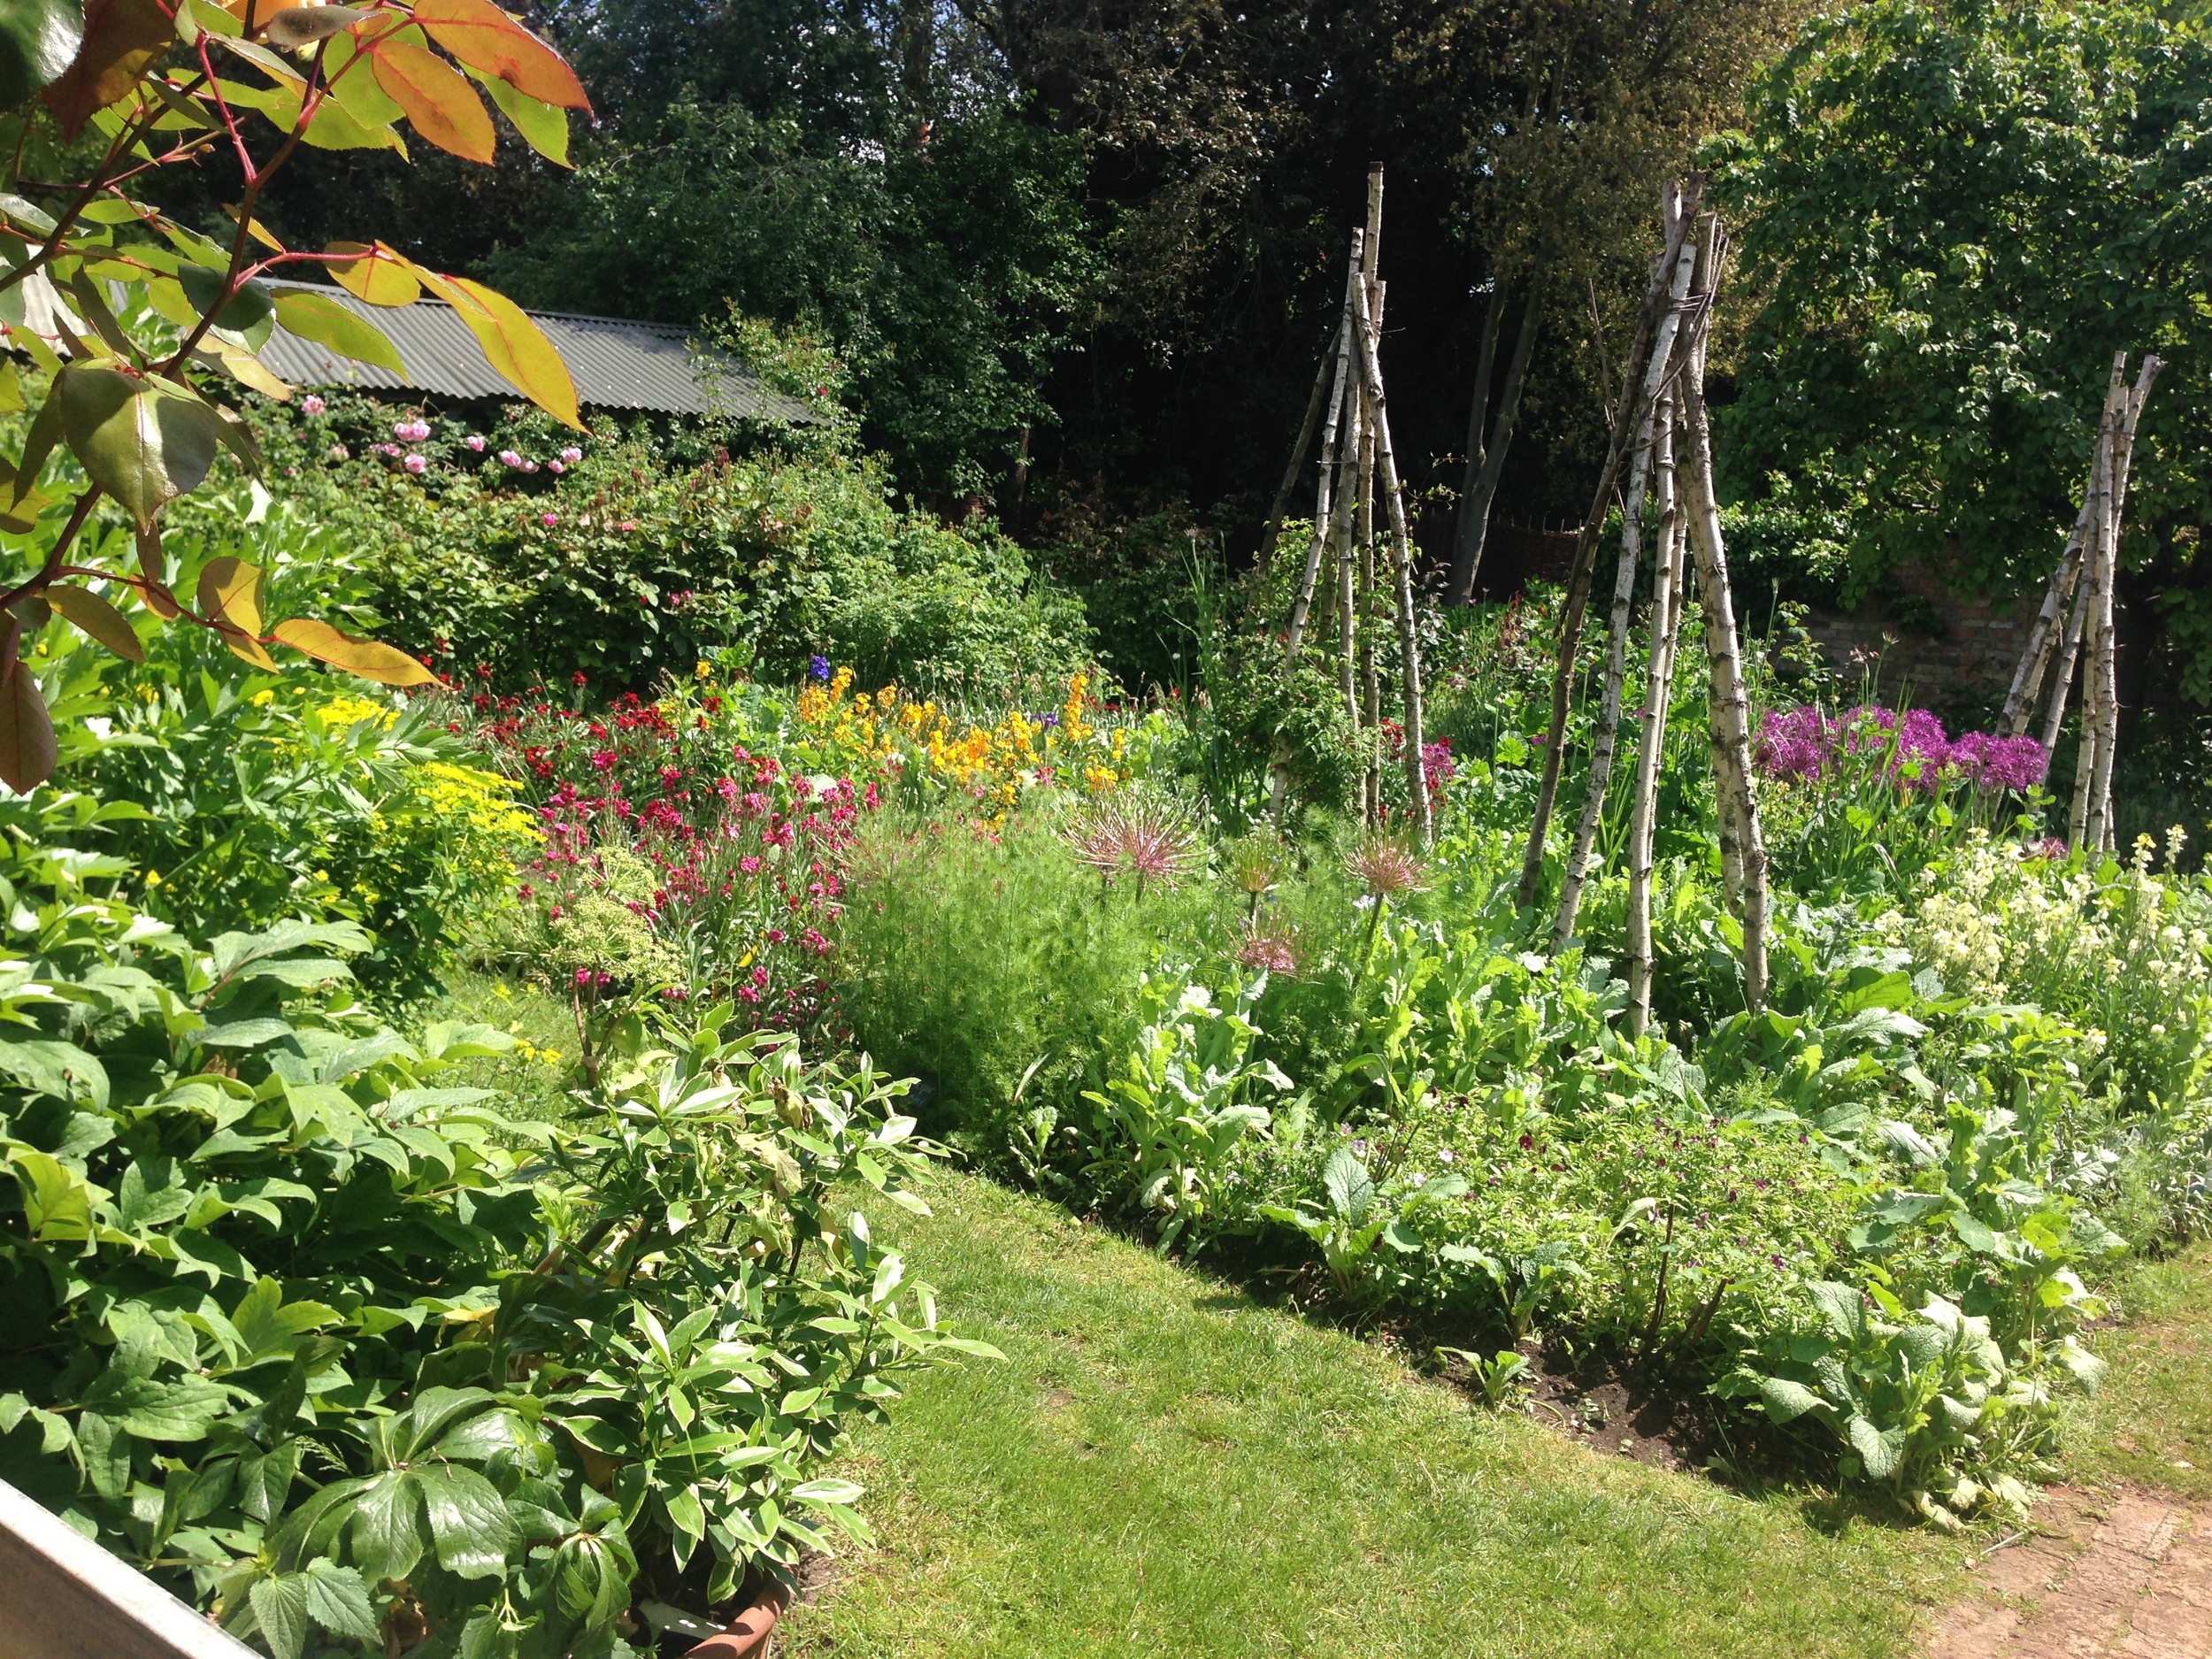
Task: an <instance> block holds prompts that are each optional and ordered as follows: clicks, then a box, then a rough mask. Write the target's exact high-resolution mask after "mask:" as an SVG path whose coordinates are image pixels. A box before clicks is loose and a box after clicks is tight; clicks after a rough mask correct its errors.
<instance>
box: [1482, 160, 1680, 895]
mask: <svg viewBox="0 0 2212 1659" xmlns="http://www.w3.org/2000/svg"><path fill="white" fill-rule="evenodd" d="M1701 184H1702V181H1701V180H1699V179H1698V178H1696V177H1695V175H1693V176H1692V177H1691V178H1690V179H1689V180H1686V181H1685V183H1684V185H1683V186H1682V187H1681V188H1682V209H1681V218H1682V222H1683V224H1685V225H1687V224H1688V223H1689V221H1690V220H1691V219H1693V218H1694V216H1695V214H1696V211H1697V207H1696V203H1697V197H1698V192H1699V190H1700V188H1701ZM1679 251H1680V247H1679V244H1678V243H1674V242H1669V243H1668V245H1667V246H1666V247H1665V248H1664V249H1663V250H1662V251H1661V253H1660V255H1659V257H1658V258H1657V259H1656V260H1655V261H1654V262H1653V265H1652V272H1651V287H1650V288H1649V289H1648V290H1647V292H1646V293H1645V295H1644V305H1643V310H1642V311H1640V312H1639V313H1638V314H1637V319H1636V328H1635V332H1634V334H1632V336H1631V337H1630V340H1629V342H1628V356H1627V358H1626V359H1625V360H1626V361H1627V362H1630V363H1634V362H1636V361H1638V360H1639V359H1640V357H1642V355H1643V353H1644V352H1645V351H1646V350H1647V349H1648V348H1649V347H1650V344H1651V337H1652V335H1653V334H1655V333H1656V332H1657V331H1658V327H1659V319H1660V313H1661V312H1662V311H1663V310H1664V308H1665V306H1666V303H1667V283H1668V279H1669V277H1670V276H1671V273H1672V272H1673V270H1674V262H1675V258H1676V257H1677V255H1678V253H1679ZM1636 392H1637V386H1636V380H1635V376H1634V374H1633V373H1630V374H1629V375H1628V376H1627V377H1625V378H1624V380H1623V381H1622V384H1621V398H1620V403H1619V404H1618V405H1617V407H1616V408H1615V409H1614V411H1613V419H1612V423H1611V424H1612V437H1611V440H1610V441H1609V442H1608V443H1607V445H1606V450H1605V466H1604V468H1603V470H1602V471H1601V472H1599V474H1598V487H1597V494H1596V496H1595V497H1594V501H1593V502H1592V504H1591V508H1590V516H1589V517H1588V518H1585V519H1584V520H1583V521H1582V534H1580V535H1579V536H1578V537H1577V538H1576V541H1575V562H1574V567H1573V570H1572V572H1571V574H1570V575H1569V577H1568V579H1567V600H1566V606H1565V609H1564V611H1563V612H1562V614H1561V617H1560V620H1559V647H1558V653H1557V658H1556V660H1555V663H1554V664H1553V667H1552V681H1551V726H1550V729H1549V732H1548V734H1547V736H1546V738H1545V740H1544V771H1543V777H1542V780H1541V781H1540V783H1539V784H1538V785H1537V789H1536V811H1535V815H1534V817H1533V818H1532V819H1531V821H1530V824H1529V832H1528V845H1527V847H1526V849H1525V850H1524V851H1523V853H1522V855H1521V886H1520V890H1519V893H1518V895H1517V902H1518V903H1519V904H1520V905H1521V907H1522V908H1523V909H1526V908H1527V907H1528V906H1529V905H1531V904H1533V903H1534V902H1536V887H1537V883H1538V882H1540V881H1541V880H1542V879H1543V876H1544V850H1545V846H1546V843H1547V841H1548V839H1549V837H1550V834H1551V814H1552V808H1553V806H1554V804H1555V803H1556V802H1557V801H1558V799H1559V767H1560V761H1561V754H1560V750H1561V747H1562V743H1563V740H1564V738H1565V736H1566V731H1567V704H1568V694H1569V693H1570V691H1571V689H1572V687H1573V684H1574V662H1575V649H1576V648H1577V647H1578V645H1579V644H1580V643H1581V641H1582V617H1583V612H1584V610H1585V609H1586V607H1587V605H1588V604H1589V601H1590V578H1591V576H1592V574H1593V573H1594V570H1595V568H1596V564H1597V551H1598V537H1599V536H1600V535H1601V534H1603V533H1604V529H1605V518H1606V512H1607V510H1608V508H1609V506H1610V505H1611V504H1612V500H1613V483H1614V480H1616V479H1617V477H1619V475H1620V467H1621V458H1622V457H1623V456H1624V454H1625V453H1626V452H1627V449H1628V434H1629V431H1630V429H1631V427H1632V426H1633V425H1634V422H1635V417H1636Z"/></svg>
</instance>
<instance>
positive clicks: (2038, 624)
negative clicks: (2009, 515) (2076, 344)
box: [2001, 351, 2164, 749]
mask: <svg viewBox="0 0 2212 1659" xmlns="http://www.w3.org/2000/svg"><path fill="white" fill-rule="evenodd" d="M2163 366H2164V365H2163V364H2162V363H2161V362H2160V361H2159V360H2158V358H2156V357H2145V358H2144V359H2143V362H2142V365H2141V368H2140V372H2139V373H2138V374H2137V376H2136V380H2135V388H2134V390H2133V391H2132V392H2131V393H2130V394H2129V395H2128V396H2127V401H2126V403H2125V406H2124V410H2123V411H2122V413H2121V418H2120V422H2119V426H2118V439H2117V443H2118V448H2117V450H2116V455H2117V463H2116V471H2115V474H2114V477H2115V480H2116V507H2117V509H2118V510H2121V511H2124V508H2125V506H2126V496H2127V473H2128V466H2129V463H2130V461H2131V457H2133V455H2134V451H2135V432H2136V427H2137V426H2138V425H2139V423H2140V421H2141V420H2142V418H2143V405H2144V404H2145V403H2147V402H2148V401H2149V400H2150V392H2151V386H2152V383H2153V382H2154V381H2155V380H2157V378H2158V372H2159V370H2160V369H2161V368H2162V367H2163ZM2126 373H2127V353H2126V352H2124V351H2121V352H2116V353H2115V354H2114V355H2113V358H2112V375H2111V379H2110V380H2109V381H2108V384H2107V385H2106V388H2105V401H2106V402H2107V403H2111V402H2112V401H2113V400H2114V399H2115V398H2116V397H2118V396H2120V388H2121V386H2122V384H2123V383H2124V379H2125V376H2126ZM2102 436H2103V434H2102V428H2101V427H2100V429H2099V440H2100V443H2101V442H2102ZM2097 465H2098V462H2097V460H2096V458H2095V457H2092V459H2091V461H2090V468H2091V471H2092V472H2094V470H2095V468H2096V466H2097ZM2090 493H2091V492H2090V489H2089V487H2088V486H2087V485H2085V486H2084V487H2083V489H2082V503H2081V511H2080V512H2079V513H2078V514H2077V515H2076V517H2075V518H2074V527H2073V530H2072V532H2071V533H2070V534H2069V535H2068V536H2067V538H2066V548H2065V551H2064V552H2063V553H2062V554H2061V555H2060V556H2059V561H2058V568H2057V569H2056V570H2055V571H2054V572H2052V573H2051V581H2050V586H2049V587H2048V588H2046V589H2045V590H2044V595H2043V605H2042V608H2041V610H2040V611H2038V612H2037V614H2036V618H2035V621H2034V624H2033V625H2032V626H2031V627H2030V629H2029V631H2028V643H2027V648H2026V649H2024V651H2022V652H2021V654H2020V666H2019V667H2018V669H2016V671H2015V672H2014V673H2013V676H2012V686H2011V688H2010V689H2009V690H2008V692H2007V693H2006V694H2005V707H2004V713H2003V715H2002V717H2001V718H2002V719H2003V722H2004V727H2005V731H2006V732H2007V733H2008V735H2010V736H2013V737H2018V736H2020V735H2021V734H2022V733H2024V732H2025V731H2026V730H2027V729H2028V723H2029V721H2030V720H2031V719H2032V718H2034V710H2035V703H2036V699H2037V696H2038V695H2039V692H2040V691H2041V689H2042V684H2043V671H2044V669H2045V668H2046V667H2047V666H2048V664H2049V663H2050V659H2051V655H2052V652H2053V650H2054V649H2056V650H2057V651H2058V653H2059V669H2058V673H2057V675H2056V677H2055V680H2053V686H2054V691H2053V694H2052V697H2051V700H2050V708H2051V710H2052V715H2053V721H2052V724H2051V725H2050V726H2047V728H2046V729H2047V732H2048V733H2049V735H2048V736H2047V737H2046V738H2045V740H2044V743H2043V747H2044V748H2045V749H2049V748H2050V746H2051V743H2052V741H2054V740H2055V738H2056V736H2057V730H2056V720H2057V718H2062V715H2063V712H2064V710H2065V706H2066V696H2067V692H2068V690H2069V688H2070V687H2071V685H2072V683H2073V670H2074V657H2075V654H2076V652H2077V651H2078V649H2080V643H2081V635H2082V624H2083V603H2084V601H2083V599H2082V598H2081V594H2082V587H2081V572H2082V563H2083V554H2084V551H2085V549H2086V548H2087V546H2088V540H2089V528H2090V522H2089V497H2090ZM2069 599H2072V600H2073V601H2074V607H2073V611H2072V613H2071V615H2070V617H2069V618H2068V619H2067V623H2066V626H2065V630H2064V632H2063V634H2062V633H2061V632H2060V628H2059V618H2060V616H2061V613H2062V612H2063V611H2065V610H2066V604H2067V601H2068V600H2069Z"/></svg>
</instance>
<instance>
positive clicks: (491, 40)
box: [415, 0, 591, 111]
mask: <svg viewBox="0 0 2212 1659" xmlns="http://www.w3.org/2000/svg"><path fill="white" fill-rule="evenodd" d="M415 21H416V22H418V23H419V24H421V25H422V27H424V28H426V29H427V30H428V31H429V32H430V38H431V39H432V40H434V41H435V42H438V44H439V45H441V46H442V47H444V48H445V49H446V50H448V51H449V52H451V53H452V54H453V55H454V57H455V58H458V59H459V60H460V61H461V62H462V63H465V64H466V65H468V66H469V67H470V68H471V69H480V70H482V71H483V72H484V73H486V74H488V75H491V76H495V78H497V79H498V80H501V81H505V82H506V83H507V84H508V85H509V86H511V87H512V88H514V89H515V90H516V91H518V92H519V93H522V94H524V95H525V96H528V97H533V98H535V99H536V100H537V101H538V102H539V103H541V104H557V105H559V106H560V107H561V108H563V109H568V110H584V111H589V110H590V108H591V100H590V99H589V98H588V97H587V96H584V83H583V82H582V81H579V80H577V79H576V72H575V71H574V70H572V69H571V68H570V67H569V66H568V65H567V64H566V63H565V62H564V61H563V59H562V58H561V55H560V54H559V53H558V52H557V51H555V50H553V49H552V48H551V47H550V46H548V45H547V44H546V43H545V42H543V41H541V40H540V39H539V38H538V37H537V36H536V35H533V34H531V33H530V31H529V30H527V29H526V28H524V27H522V25H521V24H519V23H518V22H516V21H515V20H514V19H512V18H511V17H509V16H508V15H507V14H506V13H505V12H503V11H501V10H500V9H499V8H498V7H497V6H495V5H494V4H491V0H417V4H416V6H415Z"/></svg>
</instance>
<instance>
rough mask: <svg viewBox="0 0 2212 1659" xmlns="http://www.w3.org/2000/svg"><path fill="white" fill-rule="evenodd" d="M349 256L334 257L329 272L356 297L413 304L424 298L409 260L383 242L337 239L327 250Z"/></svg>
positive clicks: (369, 301)
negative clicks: (340, 240) (368, 242)
mask: <svg viewBox="0 0 2212 1659" xmlns="http://www.w3.org/2000/svg"><path fill="white" fill-rule="evenodd" d="M323 251H324V252H325V253H327V254H338V255H342V256H346V257H341V258H339V259H336V260H334V261H333V262H332V263H331V265H330V266H329V271H330V274H331V278H332V280H334V281H335V282H336V283H337V284H338V286H339V287H340V288H343V289H345V291H346V292H347V293H349V294H350V295H352V296H354V297H355V298H356V299H362V300H366V301H367V302H368V303H370V304H372V305H391V306H398V305H412V304H413V303H415V302H416V301H417V300H419V299H420V298H421V297H422V284H421V283H420V282H419V281H417V280H415V273H414V272H413V270H412V269H411V267H410V266H409V265H408V263H407V261H406V260H404V259H403V258H401V257H400V256H399V255H398V253H397V252H396V251H395V250H392V249H390V248H388V247H387V246H385V244H384V243H382V242H379V243H377V244H376V246H375V247H373V248H370V247H365V246H364V245H363V244H362V243H360V242H332V243H331V244H330V245H329V246H328V247H326V248H325V249H324V250H323Z"/></svg>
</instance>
